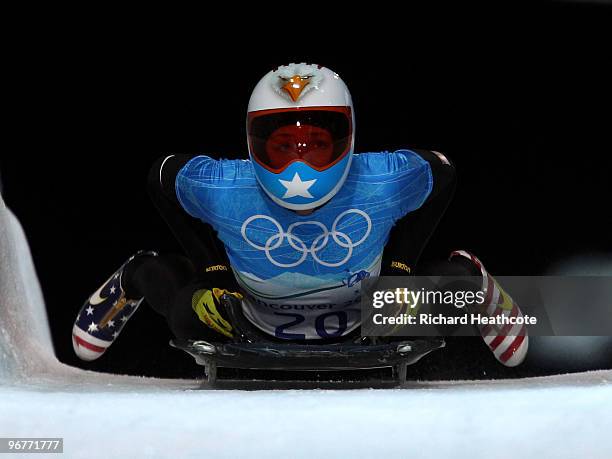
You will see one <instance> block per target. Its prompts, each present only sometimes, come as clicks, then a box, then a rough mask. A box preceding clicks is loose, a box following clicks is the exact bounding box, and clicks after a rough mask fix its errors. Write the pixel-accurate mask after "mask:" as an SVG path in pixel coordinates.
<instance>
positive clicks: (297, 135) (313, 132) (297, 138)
mask: <svg viewBox="0 0 612 459" xmlns="http://www.w3.org/2000/svg"><path fill="white" fill-rule="evenodd" d="M266 153H267V154H268V158H269V162H270V164H269V165H270V166H271V167H272V168H275V169H276V168H281V167H283V166H284V165H286V164H288V163H289V162H291V161H294V160H302V161H304V162H306V163H308V164H309V165H311V166H314V167H315V168H316V167H324V166H327V165H328V164H330V162H331V159H332V156H333V153H334V144H333V140H332V136H331V134H330V132H329V131H328V130H326V129H322V128H319V127H317V126H312V125H309V124H300V123H299V122H298V123H296V124H292V125H288V126H283V127H280V128H278V129H276V130H275V131H274V132H273V133H272V134H271V135H270V137H269V138H268V140H267V141H266Z"/></svg>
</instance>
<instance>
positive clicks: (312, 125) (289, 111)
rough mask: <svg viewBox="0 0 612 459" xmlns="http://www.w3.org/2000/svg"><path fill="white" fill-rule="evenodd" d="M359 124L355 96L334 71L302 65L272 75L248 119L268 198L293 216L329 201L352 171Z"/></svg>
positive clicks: (257, 166) (255, 99)
mask: <svg viewBox="0 0 612 459" xmlns="http://www.w3.org/2000/svg"><path fill="white" fill-rule="evenodd" d="M354 119H355V118H354V113H353V103H352V101H351V94H350V93H349V91H348V88H347V87H346V85H345V84H344V82H343V81H342V80H341V79H340V77H339V76H338V74H336V73H334V72H332V71H331V70H330V69H328V68H326V67H322V66H320V65H309V64H304V63H302V64H289V65H284V66H281V67H278V68H276V69H274V70H272V71H271V72H268V73H267V74H266V75H265V76H264V77H263V78H262V79H261V80H260V81H259V83H257V86H255V89H254V90H253V93H252V94H251V99H250V101H249V108H248V114H247V140H248V148H249V157H250V158H251V161H252V162H253V167H254V169H255V175H256V177H257V180H258V181H259V184H260V185H261V187H262V188H263V189H264V191H265V192H266V194H267V195H268V196H269V197H270V198H271V199H272V200H273V201H274V202H275V203H277V204H279V205H281V206H283V207H286V208H288V209H292V210H307V209H314V208H315V207H319V206H321V205H323V204H324V203H326V202H327V201H329V200H330V199H331V198H332V197H333V196H334V195H335V194H336V193H337V192H338V190H339V189H340V187H342V185H343V184H344V181H345V180H346V177H347V175H348V172H349V169H350V166H351V160H352V155H353V144H354V139H355V131H354V125H355V121H354Z"/></svg>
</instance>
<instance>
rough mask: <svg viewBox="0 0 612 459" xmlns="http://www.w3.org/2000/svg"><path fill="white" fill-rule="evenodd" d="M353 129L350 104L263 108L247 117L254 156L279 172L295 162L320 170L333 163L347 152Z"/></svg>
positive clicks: (262, 164) (256, 159)
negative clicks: (347, 105) (343, 105)
mask: <svg viewBox="0 0 612 459" xmlns="http://www.w3.org/2000/svg"><path fill="white" fill-rule="evenodd" d="M352 129H353V126H352V115H351V109H350V107H308V108H295V109H289V110H287V109H273V110H260V111H256V112H251V113H249V114H248V117H247V131H248V138H249V147H250V150H251V154H252V156H253V158H254V159H255V161H257V162H258V163H259V164H260V165H261V166H263V167H265V168H266V169H268V170H269V171H271V172H276V173H278V172H282V171H283V170H284V169H285V168H286V167H287V166H288V165H289V164H291V163H293V162H295V161H303V162H305V163H307V164H308V165H309V166H310V167H312V168H313V169H316V170H318V171H322V170H325V169H327V168H329V167H331V166H333V165H334V164H336V163H337V162H338V161H340V160H341V159H342V158H344V157H345V156H346V155H347V154H348V152H349V150H350V148H351V139H352Z"/></svg>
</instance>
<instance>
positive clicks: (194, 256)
mask: <svg viewBox="0 0 612 459" xmlns="http://www.w3.org/2000/svg"><path fill="white" fill-rule="evenodd" d="M194 157H195V156H194V155H172V156H166V157H162V158H159V159H158V160H157V161H155V163H154V164H153V166H152V167H151V170H150V172H149V177H148V191H149V196H150V197H151V200H152V201H153V203H154V204H155V207H157V210H158V211H159V213H160V214H161V216H162V218H163V219H164V220H165V221H166V223H167V224H168V226H169V227H170V230H171V231H172V233H173V234H174V236H175V238H176V239H177V240H178V242H179V244H180V245H181V247H182V248H183V250H184V251H185V254H186V255H187V256H188V257H189V259H190V260H191V261H192V262H193V265H194V266H195V268H196V271H197V273H198V275H201V276H202V277H203V278H205V279H206V280H209V281H210V284H211V285H212V286H215V287H227V288H233V287H234V285H235V281H234V278H233V276H232V274H231V271H230V269H229V266H230V265H229V260H228V258H227V254H226V253H225V249H224V247H223V243H222V242H221V241H220V240H219V239H218V238H217V236H216V234H215V231H214V230H213V228H212V226H210V225H209V224H207V223H204V222H203V221H201V220H198V219H196V218H194V217H192V216H191V215H189V214H187V212H185V210H184V209H183V207H182V206H181V204H180V203H179V200H178V198H177V196H176V187H175V185H176V177H177V175H178V173H179V171H180V170H181V169H182V168H183V167H184V166H185V164H187V162H189V160H191V159H192V158H194Z"/></svg>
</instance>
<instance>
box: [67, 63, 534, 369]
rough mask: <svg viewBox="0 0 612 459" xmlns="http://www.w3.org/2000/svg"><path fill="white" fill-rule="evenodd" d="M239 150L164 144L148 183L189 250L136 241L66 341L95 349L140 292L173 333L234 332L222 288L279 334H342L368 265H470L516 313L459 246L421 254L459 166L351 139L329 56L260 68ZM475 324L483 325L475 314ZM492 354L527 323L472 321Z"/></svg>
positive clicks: (355, 309) (211, 336) (501, 351)
mask: <svg viewBox="0 0 612 459" xmlns="http://www.w3.org/2000/svg"><path fill="white" fill-rule="evenodd" d="M246 127H247V140H248V151H249V159H248V160H247V159H244V160H224V159H221V160H215V159H212V158H210V157H208V156H203V155H200V156H189V155H172V156H168V157H164V158H160V159H159V160H158V161H157V162H156V163H155V164H154V165H153V167H152V169H151V172H150V174H149V183H148V188H149V193H150V195H151V198H152V200H153V202H154V204H155V205H156V207H157V208H158V210H159V211H160V213H161V215H162V217H163V218H164V219H165V220H166V222H167V224H168V225H169V227H170V229H171V230H172V232H173V233H174V235H175V237H176V238H177V239H178V241H179V242H180V243H181V245H182V247H183V249H184V251H185V254H186V255H178V254H162V255H158V254H157V253H155V252H150V251H149V252H144V251H142V252H138V253H137V254H136V255H134V256H132V257H131V258H130V259H129V260H128V261H127V262H125V263H124V264H123V265H122V266H121V267H120V268H119V269H118V270H117V272H115V273H114V274H113V275H112V276H111V278H110V279H109V280H108V281H107V282H105V283H104V284H103V285H102V286H101V287H100V289H99V290H98V291H96V292H95V293H94V294H93V295H92V296H91V298H89V299H88V301H86V302H85V304H84V306H83V307H82V309H81V311H80V312H79V315H78V316H77V320H76V322H75V325H74V327H73V344H74V349H75V352H76V354H77V355H78V356H79V357H80V358H82V359H84V360H93V359H96V358H98V357H100V356H101V355H102V354H103V353H104V352H105V350H106V349H107V348H108V347H109V346H110V345H111V344H112V343H113V342H114V341H115V339H116V338H117V336H118V335H119V333H120V332H121V330H122V329H123V327H124V325H125V323H126V322H127V321H128V320H129V319H130V318H131V317H132V315H133V314H134V312H135V311H136V310H137V308H138V306H139V305H140V304H141V302H142V301H143V299H144V300H146V302H147V303H148V304H149V305H150V306H151V307H152V308H153V309H154V310H155V311H157V312H158V313H160V314H162V315H163V316H164V317H165V318H166V319H167V322H168V325H169V327H170V329H171V331H172V332H173V334H174V335H175V336H176V337H177V338H183V339H205V340H209V341H222V340H231V339H232V338H233V337H234V333H235V332H236V329H235V324H232V323H231V321H230V318H229V315H228V311H227V310H225V308H226V307H227V306H226V304H227V303H226V302H223V301H221V298H222V297H223V296H230V297H232V298H234V299H235V300H237V301H238V304H241V311H240V312H241V313H242V314H243V316H244V317H245V318H246V319H247V320H248V322H249V323H250V324H252V325H253V326H254V327H256V329H257V330H259V331H260V332H261V333H263V334H265V335H266V336H269V337H270V339H275V340H292V341H296V340H297V341H306V342H310V341H311V340H315V341H317V342H325V341H326V340H327V341H329V340H338V339H341V338H342V337H345V336H348V335H350V334H352V333H355V332H356V331H358V328H359V326H360V314H359V298H360V287H361V283H362V281H363V280H364V279H366V278H369V277H376V276H379V275H396V276H397V275H411V274H414V273H415V272H416V273H418V274H429V273H435V274H438V275H440V274H447V275H467V276H480V277H481V278H482V285H481V288H482V289H483V290H484V291H486V302H485V305H484V309H485V310H486V312H487V313H488V314H490V315H496V314H513V315H518V314H521V313H520V310H519V309H518V306H516V304H514V302H513V301H512V299H511V298H510V297H509V296H508V295H507V294H506V293H505V292H503V290H502V289H500V288H499V285H498V284H497V283H496V282H495V280H494V279H493V277H492V276H490V275H489V274H488V273H487V271H486V270H485V268H484V267H483V265H482V263H481V262H480V261H479V260H478V259H477V258H476V257H475V256H473V255H471V254H470V253H468V252H466V251H455V252H452V253H451V255H450V257H449V259H448V260H444V261H441V262H438V263H435V264H433V265H432V264H430V265H427V266H425V265H422V264H420V265H418V262H419V257H420V254H421V252H422V250H423V248H424V246H425V244H426V243H427V240H428V239H429V237H430V235H431V234H432V232H433V231H434V229H435V227H436V225H437V223H438V221H439V220H440V218H441V216H442V214H443V213H444V211H445V209H446V207H447V206H448V204H449V202H450V200H451V198H452V195H453V192H454V188H455V182H456V178H455V168H454V167H453V165H452V163H451V162H450V161H449V159H448V158H447V157H446V156H444V155H443V154H441V153H437V152H433V151H425V150H415V149H404V150H398V151H395V152H386V151H385V152H377V153H361V154H356V153H354V152H353V147H354V139H355V114H354V110H353V104H352V100H351V95H350V93H349V91H348V89H347V87H346V85H345V84H344V82H343V81H342V79H341V78H340V77H339V76H338V75H337V74H336V73H334V72H333V71H331V70H330V69H328V68H325V67H322V66H317V65H308V64H289V65H286V66H281V67H278V68H276V69H274V70H272V71H271V72H269V73H268V74H266V75H265V76H264V77H263V78H262V79H261V80H260V81H259V83H258V84H257V86H256V87H255V89H254V90H253V93H252V95H251V99H250V101H249V106H248V114H247V126H246ZM483 328H484V327H483ZM481 334H482V336H483V339H484V340H485V342H486V344H487V345H488V346H489V348H490V349H491V351H492V352H493V354H494V355H495V357H496V358H497V360H499V361H500V362H501V363H503V364H504V365H507V366H514V365H518V364H519V363H521V362H522V361H523V359H524V358H525V354H526V352H527V345H528V338H527V336H526V332H525V329H524V327H522V326H520V327H512V328H505V329H504V330H502V331H501V333H498V334H497V335H496V334H493V333H491V331H490V329H489V330H484V329H483V330H481Z"/></svg>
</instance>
